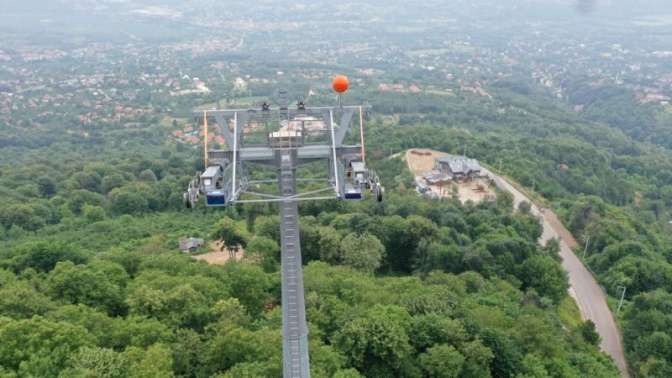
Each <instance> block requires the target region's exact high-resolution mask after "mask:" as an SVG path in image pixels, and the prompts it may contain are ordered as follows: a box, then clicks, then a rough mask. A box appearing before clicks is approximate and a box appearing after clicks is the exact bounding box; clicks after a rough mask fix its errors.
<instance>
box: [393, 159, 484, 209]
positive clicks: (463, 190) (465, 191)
mask: <svg viewBox="0 0 672 378" xmlns="http://www.w3.org/2000/svg"><path fill="white" fill-rule="evenodd" d="M447 155H448V154H447V153H445V152H440V151H435V150H429V149H425V148H414V149H410V150H408V151H406V154H405V160H406V163H407V164H408V169H410V170H411V172H412V173H413V175H415V176H416V180H417V179H418V178H419V177H421V176H423V175H424V174H425V173H426V172H429V171H431V170H432V169H434V159H436V158H440V157H443V156H447ZM429 189H430V190H431V191H432V192H433V193H436V194H437V195H438V196H439V197H441V198H451V197H452V196H453V194H454V193H457V198H458V199H459V200H460V202H462V203H466V202H467V201H472V202H474V203H480V202H483V201H487V200H492V199H494V198H495V192H494V191H493V189H492V187H491V183H490V181H489V180H488V179H487V178H475V179H472V180H467V181H461V182H452V183H446V184H444V185H429Z"/></svg>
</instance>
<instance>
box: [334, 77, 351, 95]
mask: <svg viewBox="0 0 672 378" xmlns="http://www.w3.org/2000/svg"><path fill="white" fill-rule="evenodd" d="M331 86H332V88H334V91H336V92H337V93H344V92H345V91H347V90H348V87H349V86H350V82H349V81H348V78H347V76H343V75H338V76H336V77H335V78H334V80H333V81H332V82H331Z"/></svg>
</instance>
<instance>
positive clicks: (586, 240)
mask: <svg viewBox="0 0 672 378" xmlns="http://www.w3.org/2000/svg"><path fill="white" fill-rule="evenodd" d="M583 241H584V242H585V243H586V245H585V247H583V258H584V259H585V258H586V252H588V243H590V234H584V235H583Z"/></svg>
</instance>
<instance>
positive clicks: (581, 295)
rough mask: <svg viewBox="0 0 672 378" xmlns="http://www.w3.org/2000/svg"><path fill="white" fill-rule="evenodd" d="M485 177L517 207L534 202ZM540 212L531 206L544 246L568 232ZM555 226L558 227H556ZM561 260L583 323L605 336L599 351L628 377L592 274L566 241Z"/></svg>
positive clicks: (612, 323) (604, 301) (611, 320)
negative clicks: (537, 221) (541, 224)
mask: <svg viewBox="0 0 672 378" xmlns="http://www.w3.org/2000/svg"><path fill="white" fill-rule="evenodd" d="M485 174H486V175H488V176H489V177H490V178H492V179H493V181H494V182H495V185H496V186H497V187H498V188H499V189H500V190H505V191H507V192H509V193H511V194H512V195H513V202H514V206H516V208H517V207H518V204H520V203H521V202H523V201H527V202H530V203H532V201H531V200H530V199H529V198H528V197H527V196H525V195H524V194H523V193H521V192H520V191H519V190H518V189H516V188H515V187H513V186H512V185H511V184H509V183H508V182H507V181H506V180H504V179H502V178H500V177H499V176H497V175H495V174H493V173H492V172H490V171H488V170H485ZM549 212H550V210H545V211H544V212H541V211H539V207H537V206H536V205H532V214H534V215H536V216H538V217H539V218H541V219H542V220H543V234H542V235H541V238H540V239H539V241H540V243H542V244H545V243H546V242H547V241H548V240H550V239H553V238H558V236H559V235H560V234H566V233H569V232H568V231H567V230H566V229H558V228H559V227H562V228H564V226H562V225H560V224H558V222H552V221H550V220H549V218H551V217H552V216H554V214H545V213H549ZM554 226H555V228H554ZM560 257H562V267H563V268H564V269H565V270H566V271H567V273H568V275H569V284H570V295H572V297H574V299H575V300H576V303H577V304H578V306H579V309H580V310H581V316H582V317H583V319H584V320H586V319H590V320H592V321H593V322H594V323H595V327H596V328H597V332H598V333H599V334H600V336H601V337H602V342H601V344H600V348H601V349H602V350H603V351H604V352H605V353H607V354H608V355H610V356H611V358H612V359H613V360H614V362H615V363H616V366H617V367H618V369H619V370H620V371H621V375H622V376H623V377H629V374H628V368H627V364H626V361H625V355H624V353H623V344H622V343H621V335H620V332H619V330H618V327H617V326H616V322H615V321H614V317H613V315H612V313H611V311H610V310H609V307H608V306H607V299H606V296H605V294H604V292H603V291H602V289H601V288H600V286H599V285H598V284H597V281H596V280H595V278H594V277H593V275H592V274H591V273H590V272H589V271H588V269H586V267H585V266H584V265H583V263H582V262H581V260H579V258H578V257H576V256H575V255H574V252H572V250H571V248H570V247H569V245H568V244H567V242H566V241H565V240H562V239H561V240H560Z"/></svg>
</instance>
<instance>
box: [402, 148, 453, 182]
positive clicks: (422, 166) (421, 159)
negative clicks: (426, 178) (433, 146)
mask: <svg viewBox="0 0 672 378" xmlns="http://www.w3.org/2000/svg"><path fill="white" fill-rule="evenodd" d="M444 156H448V154H447V153H445V152H440V151H434V150H429V149H426V148H413V149H410V150H408V151H406V164H408V169H410V170H411V172H412V173H413V174H414V175H416V176H420V175H422V174H423V173H425V172H428V171H431V170H432V169H434V159H436V158H440V157H444Z"/></svg>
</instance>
